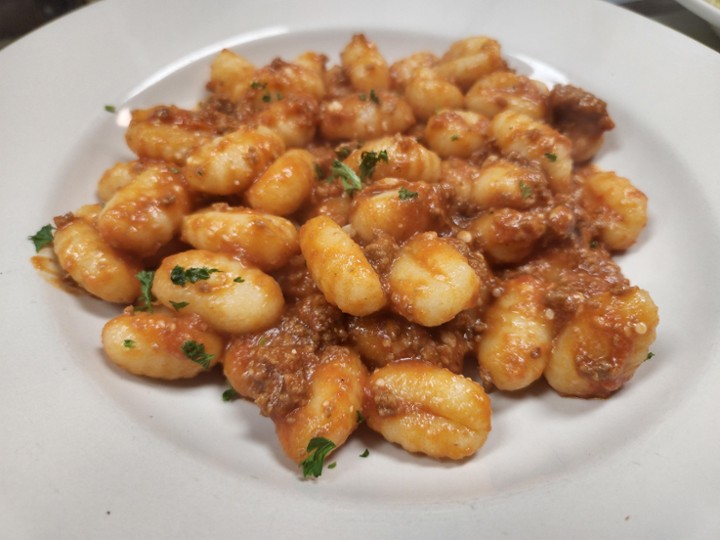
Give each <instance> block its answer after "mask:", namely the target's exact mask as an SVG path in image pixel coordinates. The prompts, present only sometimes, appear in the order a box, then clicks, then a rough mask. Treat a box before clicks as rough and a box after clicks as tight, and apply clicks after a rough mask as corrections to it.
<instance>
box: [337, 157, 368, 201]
mask: <svg viewBox="0 0 720 540" xmlns="http://www.w3.org/2000/svg"><path fill="white" fill-rule="evenodd" d="M332 172H333V177H335V178H340V182H342V185H343V189H345V192H346V193H347V194H348V195H352V194H353V193H355V192H356V191H360V190H361V189H362V180H360V177H359V176H358V175H357V174H356V173H355V171H353V170H352V169H351V168H350V167H348V166H347V165H345V164H344V163H343V162H342V161H338V160H337V159H336V160H334V161H333V166H332Z"/></svg>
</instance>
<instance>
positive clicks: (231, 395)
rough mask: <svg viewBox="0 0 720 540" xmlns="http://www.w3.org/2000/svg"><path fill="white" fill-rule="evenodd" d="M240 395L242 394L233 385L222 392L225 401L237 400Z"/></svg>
mask: <svg viewBox="0 0 720 540" xmlns="http://www.w3.org/2000/svg"><path fill="white" fill-rule="evenodd" d="M238 397H240V394H238V393H237V390H235V389H234V388H233V387H232V386H231V387H230V388H228V389H227V390H225V391H224V392H223V393H222V400H223V401H235V400H236V399H237V398H238Z"/></svg>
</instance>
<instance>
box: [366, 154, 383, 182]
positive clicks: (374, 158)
mask: <svg viewBox="0 0 720 540" xmlns="http://www.w3.org/2000/svg"><path fill="white" fill-rule="evenodd" d="M378 161H384V162H385V163H387V162H388V154H387V150H380V152H375V151H370V152H363V153H362V154H360V180H366V179H368V178H370V177H371V176H372V175H373V173H374V172H375V166H376V165H377V164H378Z"/></svg>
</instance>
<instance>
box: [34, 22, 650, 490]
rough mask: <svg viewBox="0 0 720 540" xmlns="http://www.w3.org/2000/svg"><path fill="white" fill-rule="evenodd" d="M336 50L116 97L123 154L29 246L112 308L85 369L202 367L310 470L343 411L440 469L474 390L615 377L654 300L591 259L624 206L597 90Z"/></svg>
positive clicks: (471, 417) (176, 370)
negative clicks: (153, 103) (176, 88)
mask: <svg viewBox="0 0 720 540" xmlns="http://www.w3.org/2000/svg"><path fill="white" fill-rule="evenodd" d="M339 53H340V54H339V57H340V63H339V64H337V65H328V62H329V60H328V57H327V56H325V55H324V54H322V53H320V52H316V51H306V52H303V53H301V54H300V55H299V56H297V57H296V58H295V59H293V60H290V61H287V60H283V59H281V58H275V59H273V60H272V61H270V62H269V63H267V64H266V65H259V66H256V65H255V64H254V63H253V62H251V61H249V60H248V59H246V58H244V57H243V56H242V55H241V54H240V53H239V52H237V51H232V50H227V49H225V50H221V51H220V52H219V53H218V54H217V56H216V57H215V58H214V59H213V60H212V61H211V63H210V65H209V79H208V81H207V83H206V90H207V95H206V96H205V97H204V98H203V100H202V101H201V102H200V103H199V105H198V107H196V108H193V109H182V108H180V107H177V106H173V105H159V106H157V107H151V108H147V109H140V110H136V111H133V112H132V118H131V121H130V124H129V126H128V129H127V131H126V134H125V139H126V142H127V145H128V148H129V150H130V152H131V153H132V154H134V155H129V156H128V159H127V160H126V161H123V162H120V163H117V164H115V165H113V166H112V167H110V168H108V169H107V170H106V171H105V172H104V173H103V174H102V176H101V178H100V179H99V181H98V184H97V195H98V199H99V200H100V202H101V203H100V204H94V205H87V206H84V207H81V208H79V209H77V210H76V211H74V212H71V213H68V214H65V215H62V216H58V217H57V218H55V227H56V229H55V232H54V238H51V241H52V242H53V249H54V253H55V255H56V258H57V261H58V263H59V265H60V267H61V268H62V269H63V270H64V271H65V272H66V273H67V275H68V276H69V278H70V279H72V280H74V281H75V282H77V284H78V285H79V286H80V287H81V288H83V289H84V290H86V291H87V292H88V293H90V294H91V295H94V296H96V297H98V298H100V299H102V300H104V301H107V302H111V303H117V304H121V305H124V306H125V309H124V311H123V312H122V313H118V315H117V316H116V317H114V318H112V319H111V320H110V321H108V322H107V323H106V324H105V326H104V328H103V331H102V336H101V341H102V347H103V350H104V353H105V355H106V357H107V358H108V360H109V361H110V362H111V363H112V364H113V365H116V366H118V367H119V368H121V369H123V370H125V371H127V372H129V373H131V374H134V375H138V376H142V377H150V378H157V379H163V380H174V379H181V378H191V377H196V376H198V375H201V374H202V373H204V372H207V371H209V370H211V369H213V368H214V367H215V366H217V365H220V366H221V368H222V372H223V374H224V376H225V378H226V379H227V381H228V383H229V384H230V385H231V390H232V391H233V392H235V394H236V395H237V396H239V397H241V398H243V399H246V400H249V401H251V402H253V403H254V404H255V405H256V406H257V408H258V409H259V410H260V412H261V414H262V415H264V416H266V417H268V418H270V419H271V420H272V422H273V423H274V425H275V430H276V434H277V438H278V441H279V444H280V447H281V448H282V450H283V452H284V454H285V456H286V457H287V459H288V461H289V462H290V463H291V464H296V465H300V466H301V467H302V468H303V474H305V475H308V474H310V475H312V476H317V475H319V474H320V472H319V471H321V470H322V469H321V467H322V463H323V460H324V459H325V458H326V456H327V455H328V453H330V452H332V451H334V449H336V448H337V447H339V446H341V445H342V444H344V443H345V442H346V441H347V440H348V439H349V438H350V437H352V434H353V433H354V432H355V431H356V430H358V429H365V428H364V427H363V424H366V425H367V427H369V429H371V430H374V431H376V432H378V433H379V434H380V435H381V436H382V437H384V438H385V439H387V440H388V441H390V442H392V443H395V444H397V445H399V446H400V447H402V448H404V449H405V450H407V451H409V452H414V453H415V452H417V453H422V454H425V455H428V456H431V457H433V458H436V459H441V460H442V459H450V460H462V459H466V458H468V457H470V456H472V455H473V454H475V453H477V452H478V451H479V450H480V449H481V448H482V446H483V445H484V444H485V441H486V439H487V437H488V436H489V434H490V431H491V426H492V410H491V409H492V408H491V404H490V397H489V394H490V392H493V391H494V392H514V391H518V390H521V389H524V388H528V387H530V386H531V385H537V384H538V381H540V380H541V379H544V380H545V381H546V383H547V386H549V388H548V389H546V391H555V392H557V393H559V394H561V395H563V396H573V397H576V398H606V397H608V396H610V395H612V394H613V393H614V392H617V391H619V390H620V389H621V388H622V387H623V385H625V383H627V382H628V381H629V380H630V378H631V377H632V376H633V374H634V373H635V372H636V371H637V370H638V368H639V367H640V366H641V365H642V364H643V362H644V360H645V359H646V358H648V357H649V349H650V347H651V345H652V343H653V341H654V339H655V336H656V333H657V327H658V324H659V315H658V308H657V306H656V305H655V303H654V302H653V300H652V298H651V297H650V295H649V293H648V292H647V291H644V290H643V289H641V288H639V287H637V286H635V285H632V284H631V283H630V282H629V281H628V280H627V279H626V278H625V277H624V276H623V275H622V272H621V269H620V267H619V266H618V265H617V263H616V262H615V261H614V260H613V259H612V257H611V254H612V253H614V252H617V251H626V250H629V249H633V246H635V245H636V244H637V242H638V240H639V239H641V238H642V235H643V230H644V228H645V226H646V223H647V220H648V210H647V204H648V202H647V197H646V196H645V194H644V193H643V192H642V191H641V190H640V189H639V188H638V187H636V186H634V185H633V184H632V182H631V181H630V180H628V179H626V178H624V177H622V176H620V174H618V173H616V172H614V171H608V170H603V169H601V168H600V167H599V166H598V165H596V164H593V163H592V159H593V157H594V155H595V153H596V152H597V151H598V149H599V148H600V146H601V145H602V142H603V140H604V135H605V133H606V132H607V131H608V130H610V129H612V128H613V127H614V123H613V122H612V120H611V118H610V116H609V114H608V110H607V104H605V102H603V101H602V100H600V99H599V98H597V97H595V96H593V95H592V94H591V93H589V92H587V91H585V90H583V89H579V88H577V87H573V86H571V85H559V84H556V85H554V86H553V87H548V86H546V85H545V84H544V83H542V82H540V81H537V80H533V79H532V78H530V77H529V76H527V75H525V74H522V73H520V72H519V71H516V70H514V69H511V68H510V67H509V64H508V63H507V62H506V60H505V58H504V57H503V54H502V50H501V47H500V44H499V43H498V42H497V41H496V40H494V39H492V38H490V37H487V36H471V37H468V38H465V39H461V40H458V41H456V42H454V43H452V44H450V46H449V47H448V49H447V50H446V51H444V52H443V51H435V52H432V51H420V52H417V53H414V54H411V55H409V56H407V57H404V58H399V59H394V61H392V62H391V61H390V60H389V59H388V58H386V57H385V56H384V55H383V52H382V50H381V46H380V44H379V43H375V42H374V41H372V40H371V39H370V38H369V37H368V36H366V35H364V34H356V35H354V36H352V37H351V38H350V40H349V41H348V43H347V44H346V45H345V47H343V48H342V49H341V50H340V51H339ZM48 227H49V226H48ZM44 229H45V228H44ZM46 232H47V231H46ZM33 238H34V237H33ZM469 361H472V362H474V363H476V365H477V366H478V368H479V370H478V372H477V374H476V375H475V376H474V378H469V377H466V376H465V375H463V373H467V372H468V371H467V370H466V368H467V364H468V362H469ZM540 391H545V390H543V389H542V388H540Z"/></svg>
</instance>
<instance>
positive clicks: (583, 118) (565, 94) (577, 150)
mask: <svg viewBox="0 0 720 540" xmlns="http://www.w3.org/2000/svg"><path fill="white" fill-rule="evenodd" d="M550 111H551V117H552V124H553V125H554V126H555V128H556V129H557V130H558V131H560V132H561V133H563V134H564V135H566V136H567V137H569V138H570V140H571V141H572V142H573V150H572V157H573V159H574V160H575V161H576V162H584V161H587V160H589V159H591V158H592V157H593V156H594V155H595V153H596V152H597V151H598V149H599V148H600V146H601V145H602V138H603V133H605V132H606V131H609V130H611V129H613V128H614V127H615V123H614V122H613V121H612V119H611V118H610V115H609V114H608V112H607V104H606V103H605V102H604V101H603V100H601V99H599V98H597V97H595V96H594V95H593V94H591V93H589V92H586V91H585V90H583V89H582V88H578V87H576V86H572V85H569V84H566V85H562V84H560V85H556V86H555V87H554V88H553V90H552V92H550Z"/></svg>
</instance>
